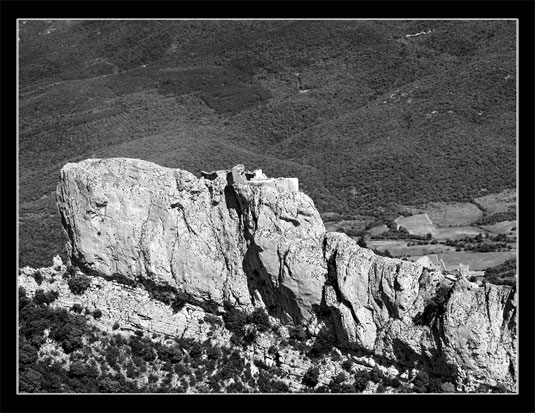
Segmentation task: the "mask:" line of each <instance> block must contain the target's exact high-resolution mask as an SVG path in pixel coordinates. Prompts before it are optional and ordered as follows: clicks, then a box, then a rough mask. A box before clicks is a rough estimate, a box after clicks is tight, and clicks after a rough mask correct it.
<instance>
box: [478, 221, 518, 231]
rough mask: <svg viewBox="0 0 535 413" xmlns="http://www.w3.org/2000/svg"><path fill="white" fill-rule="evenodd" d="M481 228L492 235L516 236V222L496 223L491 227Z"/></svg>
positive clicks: (484, 226)
mask: <svg viewBox="0 0 535 413" xmlns="http://www.w3.org/2000/svg"><path fill="white" fill-rule="evenodd" d="M481 228H483V229H484V230H485V231H488V232H491V233H493V234H516V221H504V222H498V223H497V224H493V225H483V226H481ZM513 228H515V230H513Z"/></svg>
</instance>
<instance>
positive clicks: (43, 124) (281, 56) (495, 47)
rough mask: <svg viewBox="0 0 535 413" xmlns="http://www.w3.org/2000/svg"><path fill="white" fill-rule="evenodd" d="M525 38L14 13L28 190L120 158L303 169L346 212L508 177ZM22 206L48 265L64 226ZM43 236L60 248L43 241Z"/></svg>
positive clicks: (491, 184)
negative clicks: (21, 18) (78, 166)
mask: <svg viewBox="0 0 535 413" xmlns="http://www.w3.org/2000/svg"><path fill="white" fill-rule="evenodd" d="M515 36H516V34H515V22H514V21H31V20H29V21H26V22H21V30H20V38H21V41H20V104H19V106H20V107H19V109H20V135H19V145H20V146H19V147H20V156H19V161H20V170H19V177H20V199H21V202H22V203H23V204H24V203H26V202H30V201H35V200H39V199H40V198H41V197H42V196H43V195H47V194H50V193H51V192H52V191H53V190H54V188H55V185H56V181H57V173H58V171H59V169H60V168H61V166H62V165H63V164H65V163H66V162H68V161H76V160H81V159H84V158H89V157H96V156H98V157H107V156H109V153H113V155H114V156H131V157H137V158H141V159H147V160H151V161H154V162H158V163H161V164H168V165H170V166H173V167H181V168H185V169H188V170H192V171H194V172H196V173H197V171H200V170H203V169H218V168H230V167H232V166H234V164H237V163H245V164H246V165H247V166H248V167H250V168H255V167H261V168H262V169H265V170H266V171H268V172H269V174H270V175H273V176H281V175H286V176H297V177H299V179H300V180H301V182H303V184H304V186H303V188H304V190H305V191H306V192H307V193H309V194H310V195H311V196H312V198H313V199H314V201H315V202H316V204H317V206H318V208H319V209H320V211H321V212H329V211H336V212H340V213H344V214H350V215H357V214H368V215H375V216H377V215H381V214H393V213H394V212H396V211H397V208H398V205H399V204H404V205H411V204H420V203H424V202H430V201H445V200H451V201H453V200H457V201H464V200H469V199H473V198H475V197H478V196H481V195H482V194H484V193H497V192H500V191H501V190H503V189H507V188H515V172H516V168H515V166H516V123H515V118H516V107H515V103H516V102H515V95H516V74H515V72H516V70H515V69H516V67H515ZM296 73H299V78H300V81H301V85H300V88H299V87H298V79H297V76H296ZM385 102H386V103H385ZM450 112H451V113H450ZM150 142H153V143H152V144H151V143H150ZM188 154H191V156H190V155H188ZM253 163H254V164H253ZM467 177H470V179H467ZM485 191H487V192H485ZM30 210H31V208H30ZM26 211H27V209H25V210H24V212H22V214H21V218H22V220H23V221H24V222H25V223H24V224H23V226H22V227H21V241H23V242H21V245H22V244H23V243H29V245H28V246H27V247H25V248H27V249H28V250H30V251H34V253H33V254H30V253H28V252H25V253H23V254H21V260H22V262H23V263H29V264H32V265H35V266H42V265H46V264H47V263H48V262H49V261H50V258H51V256H53V255H55V253H56V252H57V251H56V250H52V248H56V247H57V245H60V244H61V243H62V242H63V241H62V235H61V231H60V227H59V221H58V222H57V223H55V224H53V223H52V222H53V221H54V219H53V218H52V216H53V214H55V211H54V209H48V210H47V212H46V213H45V215H46V216H47V217H49V218H48V219H47V224H46V225H45V228H43V227H42V224H39V226H37V225H38V224H37V221H36V218H35V217H31V216H28V217H26V216H25V214H26V213H29V212H26ZM28 211H29V210H28ZM56 217H57V216H56ZM56 219H57V218H56ZM48 222H49V223H48ZM43 232H47V233H49V234H54V235H51V236H52V237H53V238H54V239H55V240H56V241H54V242H52V243H51V245H53V247H52V246H51V248H50V250H47V249H46V248H45V249H43V247H39V248H37V249H36V248H33V245H35V241H33V240H32V238H38V235H37V234H38V233H43ZM32 255H33V256H32Z"/></svg>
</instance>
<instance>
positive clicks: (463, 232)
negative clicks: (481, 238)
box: [433, 227, 487, 241]
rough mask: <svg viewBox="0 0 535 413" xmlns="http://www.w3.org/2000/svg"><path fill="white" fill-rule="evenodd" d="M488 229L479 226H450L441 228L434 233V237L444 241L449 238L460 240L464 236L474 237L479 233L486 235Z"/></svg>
mask: <svg viewBox="0 0 535 413" xmlns="http://www.w3.org/2000/svg"><path fill="white" fill-rule="evenodd" d="M486 233H487V231H484V230H482V229H480V228H477V227H450V228H439V229H437V230H436V232H435V233H434V234H433V238H435V239H437V240H439V241H443V240H447V239H451V240H458V239H462V238H464V237H474V236H476V235H478V234H483V235H485V234H486Z"/></svg>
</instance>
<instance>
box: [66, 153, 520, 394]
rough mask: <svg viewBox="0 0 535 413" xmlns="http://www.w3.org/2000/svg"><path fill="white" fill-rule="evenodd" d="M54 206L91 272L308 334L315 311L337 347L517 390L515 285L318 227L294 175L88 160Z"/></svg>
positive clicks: (71, 174)
mask: <svg viewBox="0 0 535 413" xmlns="http://www.w3.org/2000/svg"><path fill="white" fill-rule="evenodd" d="M57 205H58V209H59V211H60V214H61V217H62V222H63V226H64V229H65V232H66V234H67V236H68V240H69V241H68V251H69V255H70V259H71V262H72V263H73V264H75V265H77V266H79V267H80V268H81V269H82V270H83V271H84V272H86V273H88V274H93V275H98V276H102V277H105V278H108V279H117V280H121V281H122V282H123V283H124V282H127V283H130V284H131V285H132V286H140V285H143V286H144V288H146V289H147V290H148V291H149V292H150V293H151V294H153V295H155V296H160V295H161V292H162V291H165V292H166V293H168V294H172V295H173V296H175V297H179V298H180V299H181V300H184V301H186V302H189V303H191V304H194V305H197V306H200V307H202V308H204V309H206V310H208V311H216V310H217V311H220V310H221V309H222V308H223V305H224V304H225V303H228V304H231V305H233V306H237V307H240V308H242V309H245V310H247V309H251V308H253V307H255V306H262V307H266V308H267V310H268V312H269V313H270V315H272V316H273V317H276V318H278V319H280V320H281V321H282V322H284V323H303V324H305V325H308V326H309V327H310V328H311V329H312V331H314V328H313V327H312V326H317V325H318V321H321V323H324V324H325V325H326V326H329V328H331V329H332V332H333V334H335V335H336V340H337V345H338V346H339V347H340V348H345V349H349V350H359V351H364V352H367V353H368V354H370V355H373V356H374V357H377V358H378V359H384V360H391V361H394V362H396V363H401V364H404V365H406V366H410V367H416V368H421V369H426V370H428V371H430V372H433V373H434V374H439V375H443V376H444V377H448V378H452V379H453V380H455V381H456V382H457V384H458V386H460V388H462V389H464V390H466V391H469V390H471V389H473V388H474V387H475V386H477V384H478V383H487V384H491V385H495V384H503V385H505V386H506V387H507V388H508V389H511V390H514V389H515V386H516V384H515V383H516V322H515V320H516V305H515V302H516V301H515V300H516V296H515V290H514V289H511V288H509V287H505V286H493V285H486V286H484V287H477V286H475V285H473V284H472V283H470V282H468V281H467V280H466V279H464V278H461V279H460V280H459V281H458V282H452V281H451V280H449V279H447V278H445V277H444V275H443V274H442V273H441V272H440V271H436V270H432V269H429V268H425V267H423V266H422V265H421V264H418V263H412V262H406V261H401V260H396V259H389V258H384V257H379V256H377V255H375V254H374V253H373V252H372V251H371V250H368V249H365V248H360V247H359V246H358V245H357V244H356V243H355V242H354V241H353V240H352V239H351V238H349V237H347V236H346V235H344V234H338V233H326V231H325V227H324V225H323V223H322V221H321V218H320V216H319V213H318V211H317V210H316V209H315V207H314V204H313V202H312V200H311V199H310V198H309V197H308V196H307V195H305V194H304V193H302V192H299V191H298V190H297V183H296V182H295V181H294V180H285V179H269V178H267V177H266V176H265V175H263V174H261V172H259V173H248V172H246V171H245V170H244V168H243V166H241V165H240V166H238V167H235V168H233V169H232V170H230V171H216V172H213V173H203V176H202V177H201V178H197V177H195V176H194V175H193V174H191V173H189V172H186V171H181V170H178V169H170V168H164V167H161V166H158V165H155V164H153V163H150V162H145V161H140V160H133V159H122V158H121V159H106V160H94V159H90V160H86V161H83V162H80V163H77V164H67V165H65V167H64V168H63V169H62V170H61V174H60V182H59V184H58V188H57ZM316 330H317V329H316ZM316 332H317V331H316Z"/></svg>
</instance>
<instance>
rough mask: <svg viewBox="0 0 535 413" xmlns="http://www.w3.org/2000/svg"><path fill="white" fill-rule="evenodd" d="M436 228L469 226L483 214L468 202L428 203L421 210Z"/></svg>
mask: <svg viewBox="0 0 535 413" xmlns="http://www.w3.org/2000/svg"><path fill="white" fill-rule="evenodd" d="M422 212H425V213H427V215H428V216H429V218H430V219H431V221H433V224H435V225H436V226H437V227H438V228H443V227H457V226H464V225H470V224H472V223H474V222H475V221H477V220H478V219H479V218H481V217H482V216H483V212H482V211H481V210H480V209H479V208H478V207H477V206H476V205H474V204H472V203H470V202H429V203H428V204H427V205H425V208H423V211H422Z"/></svg>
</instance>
